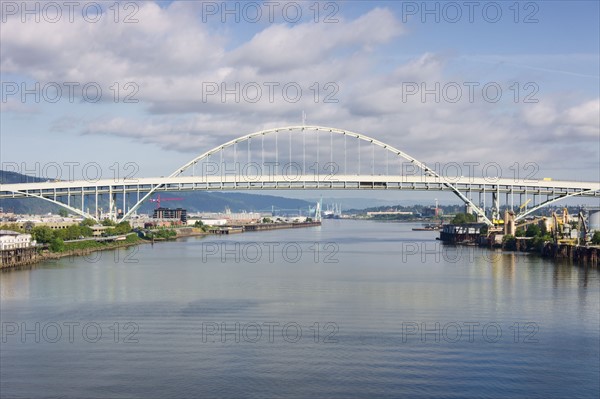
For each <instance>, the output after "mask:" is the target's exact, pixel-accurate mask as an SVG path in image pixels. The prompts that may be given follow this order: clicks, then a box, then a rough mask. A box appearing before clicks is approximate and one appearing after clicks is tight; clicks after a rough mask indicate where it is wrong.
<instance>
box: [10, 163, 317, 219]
mask: <svg viewBox="0 0 600 399" xmlns="http://www.w3.org/2000/svg"><path fill="white" fill-rule="evenodd" d="M39 181H45V179H40V178H36V177H32V176H26V175H22V174H20V173H15V172H8V171H0V182H2V183H4V184H13V183H26V182H30V183H32V182H39ZM160 196H161V198H169V197H171V198H183V200H180V201H168V202H167V201H164V202H162V203H161V205H162V206H164V207H169V208H178V207H181V208H185V209H187V210H188V212H220V211H223V210H224V209H225V208H229V209H231V211H232V212H239V211H248V212H251V211H256V212H259V211H262V212H268V211H271V209H272V208H275V209H276V210H277V209H280V210H281V209H285V210H288V211H290V212H292V211H297V210H298V209H302V210H303V211H306V210H307V209H308V207H309V206H313V205H314V204H313V203H311V202H308V201H304V200H299V199H293V198H285V197H279V196H274V195H259V194H250V193H245V192H235V193H232V192H220V191H218V192H215V191H212V192H207V191H193V192H190V191H188V192H161V193H160ZM153 197H156V195H154V196H153ZM119 205H120V198H119ZM0 207H2V208H3V209H4V211H5V212H15V213H21V214H28V213H33V214H43V213H48V212H52V213H56V212H58V210H59V209H60V207H58V206H56V205H53V204H51V203H49V202H47V201H43V200H40V199H36V198H29V199H2V200H0ZM100 207H102V208H104V209H107V208H108V200H107V199H104V200H102V201H100ZM155 207H156V204H155V203H153V202H150V201H148V202H147V203H145V204H143V205H142V206H141V207H140V209H139V210H138V212H140V213H150V212H152V209H154V208H155Z"/></svg>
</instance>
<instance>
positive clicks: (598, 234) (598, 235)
mask: <svg viewBox="0 0 600 399" xmlns="http://www.w3.org/2000/svg"><path fill="white" fill-rule="evenodd" d="M592 244H593V245H600V231H595V232H594V235H593V236H592Z"/></svg>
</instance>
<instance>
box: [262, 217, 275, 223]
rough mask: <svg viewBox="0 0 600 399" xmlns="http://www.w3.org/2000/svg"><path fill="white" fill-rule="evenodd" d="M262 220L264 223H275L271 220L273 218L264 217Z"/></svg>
mask: <svg viewBox="0 0 600 399" xmlns="http://www.w3.org/2000/svg"><path fill="white" fill-rule="evenodd" d="M262 222H263V223H273V221H272V220H271V218H263V220H262Z"/></svg>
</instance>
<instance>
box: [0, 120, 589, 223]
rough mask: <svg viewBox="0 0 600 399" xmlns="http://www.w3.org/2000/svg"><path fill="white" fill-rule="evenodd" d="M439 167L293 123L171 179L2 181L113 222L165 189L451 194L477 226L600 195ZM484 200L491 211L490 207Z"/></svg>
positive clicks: (190, 165) (242, 141)
mask: <svg viewBox="0 0 600 399" xmlns="http://www.w3.org/2000/svg"><path fill="white" fill-rule="evenodd" d="M455 165H456V166H458V168H455V169H454V170H453V171H456V170H460V166H459V165H458V164H455ZM435 169H436V168H432V167H430V166H428V165H426V164H424V163H422V162H420V161H418V160H417V159H416V158H413V157H412V156H410V155H408V154H407V153H405V152H403V151H401V150H399V149H397V148H396V147H393V146H391V145H389V144H386V143H383V142H381V141H379V140H376V139H374V138H371V137H368V136H365V135H363V134H360V133H354V132H350V131H347V130H343V129H337V128H330V127H322V126H289V127H282V128H276V129H269V130H262V131H259V132H255V133H251V134H247V135H245V136H241V137H238V138H236V139H233V140H231V141H228V142H227V143H224V144H221V145H219V146H217V147H215V148H213V149H211V150H209V151H207V152H205V153H203V154H201V155H199V156H197V157H196V158H194V159H192V160H191V161H189V162H187V163H186V164H184V165H183V166H181V167H180V168H177V170H175V171H174V172H173V173H171V174H170V175H169V176H166V177H149V178H120V179H103V180H96V181H91V180H76V181H54V182H38V183H18V184H2V185H0V199H7V198H40V199H43V200H45V201H49V202H51V203H54V204H57V205H60V206H63V207H65V208H67V209H69V210H70V211H72V212H74V213H76V214H79V215H81V216H84V217H86V218H92V219H96V220H99V218H100V214H101V213H100V208H99V199H103V198H108V202H109V210H110V211H109V214H111V215H113V217H116V216H115V215H116V212H115V211H116V208H117V207H119V208H121V209H123V211H124V216H123V220H126V219H128V218H130V217H131V216H132V215H133V214H134V213H135V212H136V210H137V209H138V208H139V207H140V205H141V204H143V203H144V201H146V200H148V199H149V198H150V196H151V195H152V194H153V193H155V192H163V191H168V192H174V191H194V190H204V191H215V190H227V191H233V190H338V189H340V190H401V191H417V190H421V191H448V192H452V193H454V194H455V195H456V196H458V197H459V198H460V199H461V200H462V201H463V202H464V203H465V204H466V205H468V206H469V207H470V208H471V209H472V211H473V212H475V213H476V214H477V217H478V219H479V220H480V221H483V222H485V223H486V224H488V225H492V224H493V222H492V220H493V219H499V212H500V200H501V198H502V197H504V198H505V201H506V202H505V203H506V205H508V206H510V207H511V208H519V211H520V213H519V214H518V215H517V217H516V220H520V219H522V218H524V217H525V216H527V215H529V214H530V213H532V212H535V211H536V210H538V209H540V208H542V207H544V206H546V205H549V204H551V203H554V202H557V201H560V200H562V199H565V198H569V197H573V196H588V197H589V196H594V197H600V182H578V181H556V180H548V179H537V178H533V177H531V176H529V177H521V176H518V175H516V176H511V178H506V177H497V176H490V175H482V177H475V175H474V174H472V173H469V174H467V176H466V177H465V176H459V175H458V174H455V175H453V176H443V175H441V174H440V173H439V172H438V171H436V170H435ZM449 169H451V168H449ZM487 170H488V171H489V170H490V169H489V168H487ZM491 170H492V171H493V170H495V169H494V168H492V169H491ZM498 172H499V174H500V175H501V171H498ZM486 200H487V201H488V204H489V205H490V206H486ZM530 202H531V206H527V204H528V203H530ZM119 203H120V205H119ZM520 204H526V205H525V207H523V206H519V205H520ZM488 207H489V208H491V212H489V214H488V212H486V209H487V208H488ZM90 208H91V209H93V212H90Z"/></svg>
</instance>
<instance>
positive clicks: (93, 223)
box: [81, 218, 96, 227]
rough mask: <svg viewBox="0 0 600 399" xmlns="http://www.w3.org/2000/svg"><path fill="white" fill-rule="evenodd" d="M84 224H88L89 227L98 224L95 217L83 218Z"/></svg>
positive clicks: (82, 223)
mask: <svg viewBox="0 0 600 399" xmlns="http://www.w3.org/2000/svg"><path fill="white" fill-rule="evenodd" d="M81 225H82V226H87V227H92V226H95V225H96V221H95V220H94V219H90V218H87V219H83V221H82V222H81Z"/></svg>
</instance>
